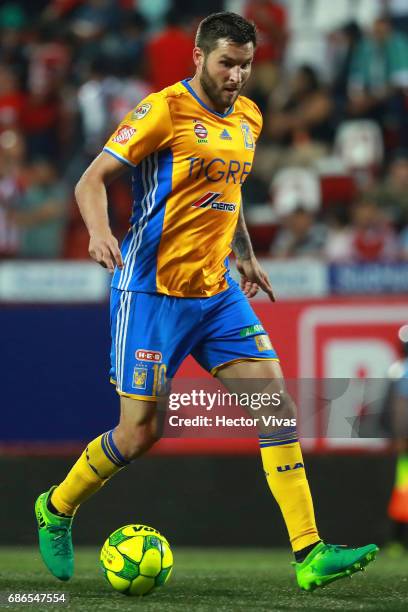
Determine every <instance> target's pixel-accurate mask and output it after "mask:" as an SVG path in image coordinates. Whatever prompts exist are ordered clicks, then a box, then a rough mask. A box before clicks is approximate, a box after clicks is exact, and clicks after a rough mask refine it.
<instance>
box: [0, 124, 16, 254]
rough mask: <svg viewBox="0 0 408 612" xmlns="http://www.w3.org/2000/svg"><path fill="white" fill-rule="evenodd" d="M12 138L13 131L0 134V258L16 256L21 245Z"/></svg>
mask: <svg viewBox="0 0 408 612" xmlns="http://www.w3.org/2000/svg"><path fill="white" fill-rule="evenodd" d="M15 138H16V136H15ZM10 139H13V133H12V132H11V131H10V132H3V133H2V134H1V136H0V259H2V258H5V257H7V258H8V257H14V256H15V255H16V253H17V251H18V246H19V229H18V226H17V223H16V222H15V218H14V217H15V213H16V209H17V205H18V201H19V197H20V185H19V177H18V172H17V165H16V163H15V160H14V159H13V156H12V155H10V154H9V153H10V150H9V149H10V146H7V143H9V144H11V143H10ZM12 146H13V145H12Z"/></svg>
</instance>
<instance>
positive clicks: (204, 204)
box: [191, 191, 237, 212]
mask: <svg viewBox="0 0 408 612" xmlns="http://www.w3.org/2000/svg"><path fill="white" fill-rule="evenodd" d="M219 196H222V193H216V192H215V191H208V192H207V193H206V194H205V195H203V196H202V197H201V198H200V199H199V200H197V201H196V202H194V204H192V205H191V206H192V207H193V208H212V209H213V210H221V211H223V212H235V211H236V208H237V205H236V204H232V203H230V202H219V201H217V198H218V197H219Z"/></svg>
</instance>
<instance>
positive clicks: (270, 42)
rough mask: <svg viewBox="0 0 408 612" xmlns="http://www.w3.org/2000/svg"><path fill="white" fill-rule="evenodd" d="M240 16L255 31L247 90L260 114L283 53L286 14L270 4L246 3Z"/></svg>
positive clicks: (251, 0) (259, 0) (260, 1)
mask: <svg viewBox="0 0 408 612" xmlns="http://www.w3.org/2000/svg"><path fill="white" fill-rule="evenodd" d="M244 16H245V17H246V19H250V20H251V21H253V22H254V23H255V25H256V28H257V30H258V44H257V48H256V52H255V58H254V64H253V68H252V75H251V81H250V83H249V85H248V87H249V88H250V94H249V95H250V97H251V98H252V99H254V100H255V102H257V104H258V106H259V107H260V108H261V110H262V111H263V110H265V109H266V107H267V103H268V99H269V95H270V92H271V91H272V90H273V88H274V87H275V85H276V81H277V79H278V69H279V66H280V64H281V62H282V59H283V55H284V51H285V45H286V41H287V37H288V33H287V13H286V9H285V7H284V6H283V5H282V4H281V3H280V2H275V1H274V0H247V1H246V2H245V7H244Z"/></svg>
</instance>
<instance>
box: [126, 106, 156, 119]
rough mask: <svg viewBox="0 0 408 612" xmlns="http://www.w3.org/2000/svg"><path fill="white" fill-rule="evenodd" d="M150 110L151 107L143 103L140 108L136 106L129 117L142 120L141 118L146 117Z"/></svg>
mask: <svg viewBox="0 0 408 612" xmlns="http://www.w3.org/2000/svg"><path fill="white" fill-rule="evenodd" d="M151 108H152V105H151V104H149V103H148V102H145V103H144V104H141V105H140V106H137V107H136V108H135V110H134V111H133V113H132V115H131V118H132V119H136V120H138V119H143V117H146V115H147V113H148V112H149V111H150V109H151Z"/></svg>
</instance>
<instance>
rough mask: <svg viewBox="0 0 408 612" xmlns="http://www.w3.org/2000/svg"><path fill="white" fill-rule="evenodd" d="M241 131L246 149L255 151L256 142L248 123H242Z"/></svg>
mask: <svg viewBox="0 0 408 612" xmlns="http://www.w3.org/2000/svg"><path fill="white" fill-rule="evenodd" d="M241 130H242V135H243V137H244V146H245V148H246V149H251V150H253V149H254V148H255V140H254V136H253V134H252V131H251V128H250V127H249V125H248V123H246V121H242V123H241Z"/></svg>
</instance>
